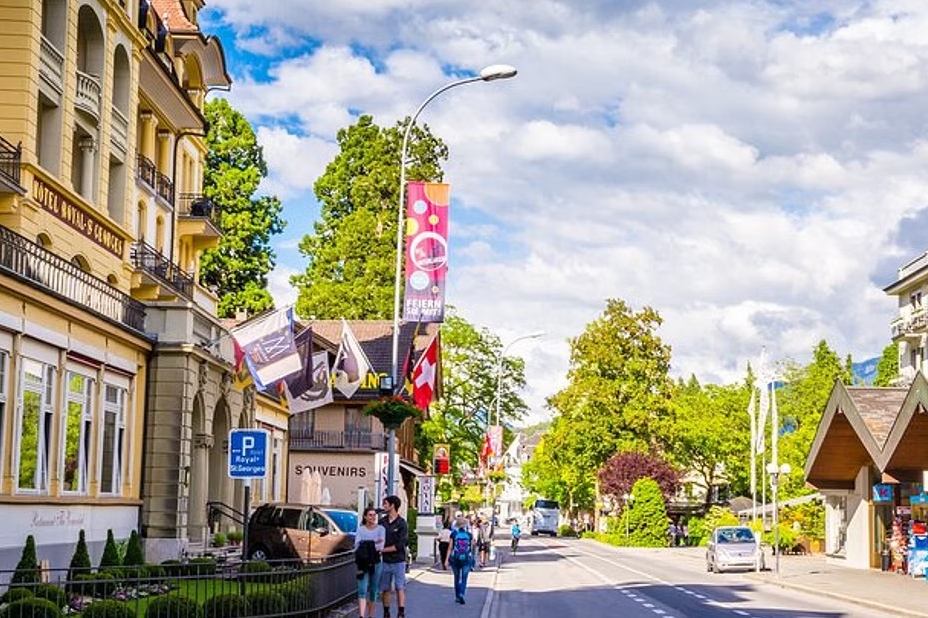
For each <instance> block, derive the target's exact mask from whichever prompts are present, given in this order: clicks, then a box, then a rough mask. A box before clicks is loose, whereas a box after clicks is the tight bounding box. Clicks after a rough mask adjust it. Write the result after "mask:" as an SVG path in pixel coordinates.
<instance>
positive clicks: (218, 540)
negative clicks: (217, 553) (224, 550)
mask: <svg viewBox="0 0 928 618" xmlns="http://www.w3.org/2000/svg"><path fill="white" fill-rule="evenodd" d="M227 541H228V537H227V536H226V535H224V534H223V533H221V532H217V533H216V534H214V535H213V547H225V546H226V542H227Z"/></svg>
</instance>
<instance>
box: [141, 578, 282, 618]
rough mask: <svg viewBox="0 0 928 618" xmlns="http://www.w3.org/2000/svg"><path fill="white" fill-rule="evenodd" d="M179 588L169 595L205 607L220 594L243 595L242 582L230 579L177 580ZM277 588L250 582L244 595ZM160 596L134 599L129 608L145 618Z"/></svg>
mask: <svg viewBox="0 0 928 618" xmlns="http://www.w3.org/2000/svg"><path fill="white" fill-rule="evenodd" d="M176 581H177V588H176V589H175V590H172V591H171V592H169V593H168V594H177V595H181V596H185V597H187V598H190V599H193V600H195V601H196V602H197V603H198V604H200V605H203V603H204V602H205V601H206V600H207V599H210V598H212V597H214V596H216V595H220V594H242V592H243V590H242V585H241V583H240V582H238V581H235V580H228V579H219V578H203V579H182V580H176ZM275 588H276V586H274V585H269V584H268V583H263V582H249V583H246V584H245V586H244V593H245V594H248V593H249V592H263V591H270V590H274V589H275ZM160 596H164V595H156V596H150V597H143V598H139V599H132V600H131V601H127V604H128V605H129V607H131V608H132V609H134V610H135V613H136V615H137V616H138V618H143V616H145V614H147V613H148V604H149V603H151V602H152V600H153V599H157V598H159V597H160Z"/></svg>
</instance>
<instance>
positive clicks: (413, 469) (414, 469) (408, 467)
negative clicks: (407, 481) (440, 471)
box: [400, 461, 428, 476]
mask: <svg viewBox="0 0 928 618" xmlns="http://www.w3.org/2000/svg"><path fill="white" fill-rule="evenodd" d="M400 469H402V470H405V471H406V472H409V473H410V474H411V475H413V476H428V474H427V473H426V471H425V470H423V469H422V468H420V467H418V466H414V465H412V464H411V463H407V462H405V461H401V462H400Z"/></svg>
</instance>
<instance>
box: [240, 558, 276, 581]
mask: <svg viewBox="0 0 928 618" xmlns="http://www.w3.org/2000/svg"><path fill="white" fill-rule="evenodd" d="M239 569H240V571H239V572H240V573H241V575H242V579H244V580H245V581H246V582H259V581H260V582H266V581H270V580H271V579H272V578H273V577H274V576H275V573H273V572H272V569H271V565H269V564H268V563H267V562H264V561H262V560H252V561H251V562H244V563H242V566H241V567H239Z"/></svg>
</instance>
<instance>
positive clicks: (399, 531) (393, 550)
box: [380, 496, 409, 618]
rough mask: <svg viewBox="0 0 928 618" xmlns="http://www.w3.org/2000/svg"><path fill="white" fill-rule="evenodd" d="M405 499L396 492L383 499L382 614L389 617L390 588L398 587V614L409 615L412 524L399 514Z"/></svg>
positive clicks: (385, 617)
mask: <svg viewBox="0 0 928 618" xmlns="http://www.w3.org/2000/svg"><path fill="white" fill-rule="evenodd" d="M401 504H402V501H401V500H400V499H399V497H397V496H387V497H386V498H384V499H383V510H384V512H385V513H386V515H385V516H384V517H383V518H382V519H381V520H380V525H381V526H383V527H384V530H386V531H387V535H386V541H385V542H384V546H383V552H381V555H382V556H383V572H382V575H381V577H380V594H381V596H382V597H383V616H384V618H390V601H391V599H390V590H391V589H392V588H396V604H397V609H396V615H397V618H405V616H406V547H407V546H408V544H409V527H408V526H407V524H406V520H405V519H403V518H402V517H400V514H399V508H400V505H401Z"/></svg>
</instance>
